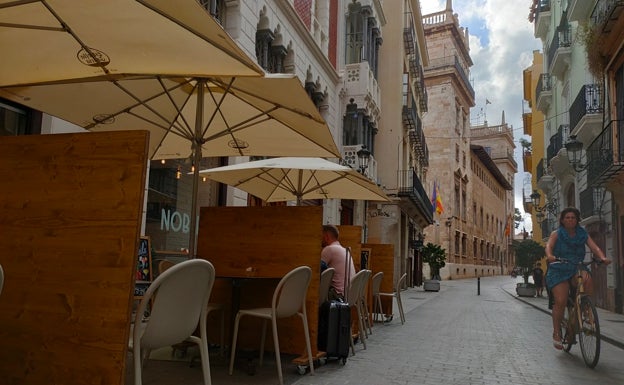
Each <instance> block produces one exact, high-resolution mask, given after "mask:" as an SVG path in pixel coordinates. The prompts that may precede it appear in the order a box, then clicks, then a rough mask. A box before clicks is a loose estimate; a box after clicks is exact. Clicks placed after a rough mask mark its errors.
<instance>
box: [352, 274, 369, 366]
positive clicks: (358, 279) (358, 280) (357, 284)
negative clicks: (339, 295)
mask: <svg viewBox="0 0 624 385" xmlns="http://www.w3.org/2000/svg"><path fill="white" fill-rule="evenodd" d="M371 273H372V272H371V271H370V270H366V269H364V270H360V271H358V272H357V274H355V275H354V276H353V277H352V278H351V281H350V282H349V288H348V289H347V302H348V303H349V306H353V307H355V311H356V314H357V318H358V335H359V338H360V341H362V345H363V346H364V349H366V334H365V333H366V331H365V329H364V322H363V318H362V317H363V309H362V300H363V296H364V288H365V287H366V283H367V282H368V280H369V279H370V276H371ZM349 341H350V343H351V352H352V354H353V355H355V346H354V345H353V338H351V339H349Z"/></svg>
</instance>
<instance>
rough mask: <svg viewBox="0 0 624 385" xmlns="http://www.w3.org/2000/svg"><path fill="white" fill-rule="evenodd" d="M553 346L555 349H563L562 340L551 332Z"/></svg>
mask: <svg viewBox="0 0 624 385" xmlns="http://www.w3.org/2000/svg"><path fill="white" fill-rule="evenodd" d="M553 346H554V347H555V349H557V350H563V342H561V336H560V335H557V334H553Z"/></svg>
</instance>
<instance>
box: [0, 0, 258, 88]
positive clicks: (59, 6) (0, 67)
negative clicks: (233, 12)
mask: <svg viewBox="0 0 624 385" xmlns="http://www.w3.org/2000/svg"><path fill="white" fill-rule="evenodd" d="M0 47H2V60H0V87H1V86H8V85H20V84H31V83H41V82H51V81H60V80H65V81H69V80H71V79H85V78H89V77H97V76H108V75H116V76H119V75H137V74H157V75H213V76H219V75H223V76H261V75H262V74H263V73H264V71H262V69H261V68H260V67H259V66H258V65H257V64H255V63H254V62H253V60H251V59H250V58H249V56H248V55H247V54H246V53H245V52H244V51H243V50H242V49H240V48H239V46H238V45H237V44H236V42H234V40H232V38H230V37H229V36H228V34H227V33H226V32H225V31H224V30H223V28H221V26H220V25H219V24H218V23H217V22H216V21H215V20H214V19H213V18H212V17H211V16H210V15H209V14H208V11H206V10H205V9H204V8H202V7H201V6H200V5H199V3H198V2H197V1H193V0H185V1H171V0H106V1H102V0H80V1H76V0H46V1H42V0H41V1H36V0H34V1H33V0H22V1H19V0H0Z"/></svg>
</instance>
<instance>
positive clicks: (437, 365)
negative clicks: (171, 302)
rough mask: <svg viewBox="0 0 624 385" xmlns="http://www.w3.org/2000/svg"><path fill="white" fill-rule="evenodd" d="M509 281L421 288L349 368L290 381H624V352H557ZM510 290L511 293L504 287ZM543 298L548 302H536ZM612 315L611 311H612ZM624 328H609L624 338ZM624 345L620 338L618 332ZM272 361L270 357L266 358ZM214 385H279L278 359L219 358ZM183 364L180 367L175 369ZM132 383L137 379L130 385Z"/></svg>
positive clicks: (177, 374)
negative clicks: (593, 361)
mask: <svg viewBox="0 0 624 385" xmlns="http://www.w3.org/2000/svg"><path fill="white" fill-rule="evenodd" d="M513 287H515V280H513V279H512V278H510V277H493V278H482V279H481V295H479V296H477V281H476V279H471V280H456V281H443V282H442V289H441V291H440V292H424V291H423V290H422V289H420V288H416V289H410V290H407V291H404V292H403V294H402V295H403V298H404V304H405V308H406V309H405V310H406V312H407V314H406V316H407V322H406V323H405V325H401V323H400V321H399V320H398V316H396V317H395V318H394V321H393V322H392V323H390V324H389V325H376V326H375V327H374V329H373V335H371V336H370V337H369V339H368V340H367V341H368V349H367V350H363V348H362V345H361V344H357V345H356V355H355V356H351V357H349V360H348V362H347V364H346V366H344V367H343V366H342V365H340V364H339V363H337V362H329V363H328V364H327V365H325V366H322V367H319V368H317V374H316V375H315V376H310V375H305V376H299V375H297V374H295V373H294V372H295V370H294V367H293V366H292V365H289V364H286V365H285V367H284V376H285V382H286V383H288V384H296V385H319V384H328V385H329V384H371V385H373V384H375V385H378V384H536V383H547V384H562V385H564V384H565V385H574V384H605V385H608V384H613V385H615V384H618V385H620V384H623V383H624V365H623V363H624V350H622V349H621V348H618V347H615V346H613V345H612V344H608V343H604V342H603V344H602V350H601V356H600V362H599V363H598V366H597V367H596V369H594V370H592V369H588V368H587V367H586V366H585V364H584V362H583V358H582V356H581V352H580V348H579V347H578V346H574V347H573V348H572V351H571V352H570V353H569V354H568V353H563V352H559V351H556V350H555V349H554V348H553V347H552V342H551V340H552V338H551V335H552V330H551V320H550V315H549V314H546V313H545V312H544V311H543V310H541V309H539V308H537V306H536V305H535V304H533V305H531V304H527V303H526V302H524V301H521V300H519V299H518V298H516V296H515V293H514V294H513V295H511V294H510V292H513V290H512V289H513ZM504 289H506V290H504ZM530 300H531V301H534V302H535V301H536V300H539V301H544V299H542V298H540V299H537V298H535V299H530ZM609 314H612V313H609ZM610 318H611V321H613V323H611V324H609V321H607V320H602V323H603V324H604V328H605V331H607V329H608V328H609V326H607V325H613V326H614V327H616V326H617V327H620V328H621V327H623V326H624V323H622V324H621V325H620V324H618V323H615V321H622V322H624V317H622V316H621V315H613V314H612V316H611V317H610ZM619 330H622V329H611V332H612V333H615V334H618V332H619ZM618 337H619V339H620V340H622V339H624V338H622V334H621V333H620V334H619V335H618ZM267 356H270V355H267ZM212 363H213V365H212V367H213V383H214V384H221V383H226V382H227V383H230V384H272V383H276V382H277V376H276V374H275V366H274V362H273V361H272V360H271V361H267V362H266V363H265V366H264V367H263V368H260V369H259V370H258V373H257V374H256V375H255V376H253V377H251V376H248V375H247V374H246V373H244V370H243V369H242V367H240V365H239V369H238V370H236V373H235V375H234V376H232V377H229V376H227V374H225V362H224V361H219V359H218V358H215V359H214V360H213V361H212ZM176 365H177V366H176ZM200 372H201V371H200V369H199V367H198V365H196V366H195V367H193V368H188V365H186V364H183V363H180V362H177V363H172V362H166V361H155V360H152V361H150V362H149V363H148V365H147V368H146V375H145V382H144V383H145V384H164V383H168V382H165V380H166V379H167V378H169V379H171V380H173V379H174V378H176V379H177V381H175V382H171V383H188V384H198V385H199V384H201V373H200ZM128 383H129V384H131V383H132V381H129V382H128Z"/></svg>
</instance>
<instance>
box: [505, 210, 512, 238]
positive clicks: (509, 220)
mask: <svg viewBox="0 0 624 385" xmlns="http://www.w3.org/2000/svg"><path fill="white" fill-rule="evenodd" d="M510 234H511V215H509V216H508V217H507V225H505V236H506V237H508V236H509V235H510Z"/></svg>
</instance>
